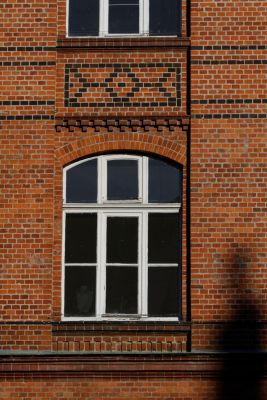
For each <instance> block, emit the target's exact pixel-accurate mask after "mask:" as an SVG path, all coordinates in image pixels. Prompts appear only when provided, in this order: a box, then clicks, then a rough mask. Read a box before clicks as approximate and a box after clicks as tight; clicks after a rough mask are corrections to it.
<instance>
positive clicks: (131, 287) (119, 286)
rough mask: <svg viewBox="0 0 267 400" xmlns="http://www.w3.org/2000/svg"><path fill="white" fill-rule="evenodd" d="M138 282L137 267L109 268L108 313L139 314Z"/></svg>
mask: <svg viewBox="0 0 267 400" xmlns="http://www.w3.org/2000/svg"><path fill="white" fill-rule="evenodd" d="M137 281H138V269H137V267H125V266H123V267H107V289H106V312H107V313H112V314H137V293H138V290H137Z"/></svg>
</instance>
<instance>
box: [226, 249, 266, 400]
mask: <svg viewBox="0 0 267 400" xmlns="http://www.w3.org/2000/svg"><path fill="white" fill-rule="evenodd" d="M229 261H230V263H229V274H230V277H231V284H230V287H231V291H232V293H231V297H230V298H231V303H232V304H231V307H232V308H233V314H232V316H231V319H230V321H227V322H226V324H225V329H224V331H223V333H222V335H221V341H220V345H221V349H222V351H223V360H224V364H223V370H222V374H221V390H220V394H219V400H232V399H235V400H239V399H240V400H241V399H242V400H264V399H263V397H262V395H261V379H262V376H263V367H264V366H263V362H264V359H263V354H262V353H261V352H260V350H261V332H260V323H259V322H260V319H261V313H260V309H259V307H258V306H257V301H256V300H257V299H256V298H255V295H254V293H253V290H252V288H251V285H250V281H249V276H248V266H249V264H251V262H252V258H251V255H250V252H249V251H247V249H244V248H242V249H240V248H239V249H238V251H235V252H234V253H233V254H232V255H231V256H230V260H229Z"/></svg>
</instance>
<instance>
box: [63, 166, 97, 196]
mask: <svg viewBox="0 0 267 400" xmlns="http://www.w3.org/2000/svg"><path fill="white" fill-rule="evenodd" d="M66 175H67V187H66V201H67V202H68V203H96V202H97V159H93V160H89V161H85V162H83V163H82V164H79V165H77V166H76V167H73V168H71V169H69V170H67V174H66Z"/></svg>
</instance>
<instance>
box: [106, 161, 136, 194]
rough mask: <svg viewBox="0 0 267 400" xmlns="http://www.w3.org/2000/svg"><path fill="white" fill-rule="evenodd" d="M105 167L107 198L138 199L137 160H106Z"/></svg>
mask: <svg viewBox="0 0 267 400" xmlns="http://www.w3.org/2000/svg"><path fill="white" fill-rule="evenodd" d="M107 169H108V171H107V174H108V189H107V192H108V193H107V198H108V200H135V199H138V161H136V160H112V161H108V163H107Z"/></svg>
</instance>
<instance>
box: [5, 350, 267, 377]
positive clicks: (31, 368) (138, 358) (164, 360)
mask: <svg viewBox="0 0 267 400" xmlns="http://www.w3.org/2000/svg"><path fill="white" fill-rule="evenodd" d="M229 362H230V363H231V362H233V366H234V368H238V366H239V367H240V368H242V366H244V364H245V365H248V364H249V363H253V365H257V363H260V365H261V366H262V376H266V372H267V370H266V366H267V353H176V354H162V353H161V354H155V353H153V354H152V353H149V354H124V355H121V354H118V353H114V354H112V355H110V354H108V355H105V354H103V353H102V354H90V353H71V354H70V353H68V354H66V353H56V352H54V353H53V352H43V353H38V352H28V353H27V352H25V353H24V354H23V353H20V352H17V353H16V352H1V353H0V378H3V377H7V376H8V377H12V376H15V377H16V378H18V377H24V378H27V377H31V378H40V377H50V378H58V377H75V376H78V377H79V378H87V377H94V376H95V377H101V376H105V377H106V376H120V377H122V376H125V377H132V376H136V377H138V376H142V377H163V376H164V379H168V378H173V377H188V374H190V375H191V376H195V377H216V376H221V374H222V372H223V371H224V369H225V365H226V363H227V365H228V364H229Z"/></svg>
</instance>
